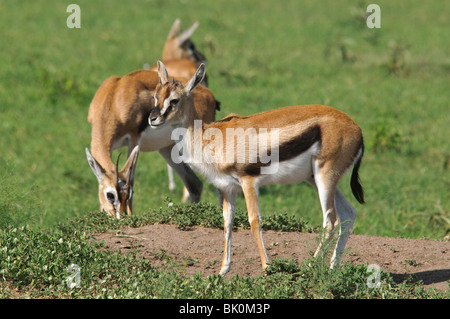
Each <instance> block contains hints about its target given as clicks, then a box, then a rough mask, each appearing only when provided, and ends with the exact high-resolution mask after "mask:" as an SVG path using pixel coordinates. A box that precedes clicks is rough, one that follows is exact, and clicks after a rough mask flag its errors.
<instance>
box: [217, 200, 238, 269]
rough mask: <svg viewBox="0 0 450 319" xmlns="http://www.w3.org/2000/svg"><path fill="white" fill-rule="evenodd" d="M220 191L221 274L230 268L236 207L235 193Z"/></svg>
mask: <svg viewBox="0 0 450 319" xmlns="http://www.w3.org/2000/svg"><path fill="white" fill-rule="evenodd" d="M219 192H220V196H219V198H223V202H222V203H223V204H222V206H223V232H224V245H223V258H222V267H221V268H220V274H221V275H222V276H223V275H225V274H226V273H227V272H228V271H229V270H230V264H231V233H232V232H233V221H234V213H235V207H236V193H232V192H231V193H225V192H222V191H219Z"/></svg>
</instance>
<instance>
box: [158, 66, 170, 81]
mask: <svg viewBox="0 0 450 319" xmlns="http://www.w3.org/2000/svg"><path fill="white" fill-rule="evenodd" d="M158 76H159V83H161V84H166V83H167V82H169V74H168V73H167V69H166V66H165V65H164V63H162V62H161V61H158Z"/></svg>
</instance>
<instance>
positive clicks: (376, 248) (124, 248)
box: [95, 224, 450, 290]
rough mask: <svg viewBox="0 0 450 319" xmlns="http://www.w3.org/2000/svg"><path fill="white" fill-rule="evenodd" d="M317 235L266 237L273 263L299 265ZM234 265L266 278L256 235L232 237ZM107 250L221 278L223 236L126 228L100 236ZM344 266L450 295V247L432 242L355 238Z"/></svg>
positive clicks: (198, 230)
mask: <svg viewBox="0 0 450 319" xmlns="http://www.w3.org/2000/svg"><path fill="white" fill-rule="evenodd" d="M317 237H318V235H317V234H311V233H299V232H281V231H271V230H269V231H264V232H263V238H264V243H265V245H266V248H267V254H268V257H269V260H274V259H275V258H277V257H280V258H286V259H291V258H294V259H296V260H298V261H299V262H301V261H303V260H304V259H306V258H309V257H310V256H311V252H313V251H314V249H315V247H316V244H317ZM232 238H233V239H232V259H231V261H232V265H231V270H230V272H229V273H228V274H227V276H233V275H235V274H238V275H239V276H257V275H260V274H262V273H263V271H262V269H261V264H260V258H259V254H258V250H257V247H256V242H255V240H254V238H253V237H252V235H251V233H250V230H242V229H238V230H236V231H234V232H233V235H232ZM95 240H96V241H104V242H105V247H104V248H105V249H112V250H119V251H120V252H122V253H127V252H129V251H130V250H131V249H138V250H139V253H138V254H139V256H141V257H143V258H147V259H149V260H150V261H151V264H152V265H154V266H157V267H163V268H169V269H174V270H177V271H180V272H182V273H183V274H185V275H187V276H190V275H193V274H196V273H201V274H202V275H203V276H205V277H206V276H208V275H211V274H217V273H218V272H219V270H220V264H221V260H222V251H223V231H222V230H221V229H215V228H204V227H200V226H194V227H192V228H190V229H189V230H180V229H178V227H177V226H176V225H169V224H154V225H148V226H144V227H139V228H126V229H122V230H120V231H118V232H106V233H102V234H98V235H96V236H95ZM342 260H343V261H347V262H351V263H354V264H366V263H368V264H377V265H379V266H380V268H381V269H382V270H384V271H387V272H389V273H391V274H392V276H393V278H394V280H396V281H399V282H400V281H403V280H404V279H406V278H408V277H409V276H410V275H413V278H414V279H415V280H418V281H419V280H421V281H423V283H424V285H425V286H426V287H431V286H434V287H436V288H438V289H441V290H448V289H450V286H449V284H448V281H449V280H450V242H446V241H436V240H428V239H421V240H416V239H404V238H388V237H378V236H365V235H354V234H353V235H351V236H350V239H349V241H348V243H347V247H346V254H345V256H344V257H343V258H342Z"/></svg>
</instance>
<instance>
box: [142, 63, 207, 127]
mask: <svg viewBox="0 0 450 319" xmlns="http://www.w3.org/2000/svg"><path fill="white" fill-rule="evenodd" d="M158 76H159V84H158V85H157V86H156V89H155V94H154V99H155V107H154V108H153V109H152V111H151V113H150V116H149V119H148V121H149V124H150V126H151V127H157V126H160V125H162V124H165V123H166V122H168V123H170V125H172V126H174V127H177V126H181V125H183V121H184V120H185V119H186V114H187V113H186V112H189V110H188V109H187V108H188V107H189V105H190V104H191V103H190V102H192V101H187V100H188V99H192V91H193V90H194V89H195V87H196V86H197V85H198V84H199V83H200V82H202V80H203V77H204V76H205V65H204V64H201V65H200V66H199V67H198V69H197V71H196V72H195V74H194V75H193V76H192V78H191V79H190V80H189V81H188V82H186V83H182V82H179V81H174V79H173V78H172V80H169V75H168V73H167V70H166V67H165V66H164V64H163V63H162V62H161V61H158Z"/></svg>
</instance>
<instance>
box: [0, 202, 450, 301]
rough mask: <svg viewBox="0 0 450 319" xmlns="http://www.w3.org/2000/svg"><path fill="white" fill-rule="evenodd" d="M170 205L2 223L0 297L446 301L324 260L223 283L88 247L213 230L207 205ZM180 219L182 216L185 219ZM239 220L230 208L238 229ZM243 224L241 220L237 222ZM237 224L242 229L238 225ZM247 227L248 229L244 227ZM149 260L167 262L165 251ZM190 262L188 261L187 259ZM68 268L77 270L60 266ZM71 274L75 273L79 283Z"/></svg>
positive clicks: (362, 268) (279, 263) (274, 265)
mask: <svg viewBox="0 0 450 319" xmlns="http://www.w3.org/2000/svg"><path fill="white" fill-rule="evenodd" d="M194 207H196V208H197V212H198V213H197V214H195V216H194V214H193V209H192V206H187V205H173V206H172V207H168V208H165V209H158V210H153V211H151V212H148V213H146V214H142V216H139V217H138V216H134V217H131V218H126V219H122V220H121V221H117V220H112V219H110V218H109V217H106V216H104V215H99V214H87V215H86V216H84V217H82V218H77V219H73V220H70V221H68V222H65V223H63V224H59V225H58V226H57V227H54V228H52V229H51V230H49V231H34V230H32V229H30V228H29V227H26V226H22V227H13V226H9V227H6V228H5V229H3V230H0V243H1V244H0V274H1V276H2V281H0V298H126V299H129V298H170V299H172V298H186V299H187V298H189V299H191V298H195V299H205V298H207V299H223V298H226V299H230V298H231V299H234V298H239V299H244V298H257V299H263V298H264V299H284V298H332V299H341V298H349V299H355V298H357V299H361V298H363V299H366V298H367V299H374V298H448V297H450V296H449V291H447V292H440V291H437V290H435V289H424V288H423V287H422V286H421V285H420V284H419V285H417V284H410V283H407V282H403V283H395V282H394V281H393V279H392V278H391V276H390V275H389V274H388V273H384V272H382V273H381V277H380V287H377V288H373V287H370V286H369V285H368V282H371V281H370V280H369V279H370V278H369V276H370V275H371V273H370V272H368V268H367V265H359V266H353V265H351V264H349V263H344V264H342V265H341V266H340V267H339V268H336V269H334V270H332V271H330V270H329V268H328V262H327V260H326V259H320V258H319V259H314V258H310V259H307V260H305V261H304V262H302V263H301V264H298V263H297V262H296V261H294V260H285V259H276V260H274V261H272V262H271V263H270V264H269V268H268V269H267V270H266V273H265V275H262V276H258V277H254V278H252V277H246V276H244V277H239V276H237V275H235V276H233V277H231V278H228V279H226V278H224V277H221V276H219V275H211V276H208V277H206V278H204V277H202V276H201V274H196V275H193V276H190V277H186V276H183V275H181V274H180V273H179V272H176V271H171V270H170V267H169V268H168V269H167V270H163V269H158V268H155V267H152V266H151V265H150V260H149V259H142V258H139V257H138V255H137V252H138V250H135V249H133V250H132V251H131V252H130V253H129V254H120V253H118V252H112V251H111V250H104V249H103V250H102V249H99V248H100V247H102V246H103V243H102V242H100V243H95V242H92V243H88V242H89V240H90V238H91V237H92V236H93V234H95V233H98V232H103V231H106V230H116V231H117V230H120V229H121V228H123V227H126V226H128V227H139V226H142V225H146V224H152V223H155V222H158V223H175V224H178V225H179V227H180V228H182V229H183V228H185V227H187V226H192V225H201V226H204V227H211V226H213V227H218V223H221V221H220V218H218V217H217V214H216V213H217V212H216V211H215V209H214V208H211V207H210V205H208V204H198V205H194ZM186 216H188V217H186ZM283 218H285V219H286V220H289V221H288V222H287V221H286V220H284V222H282V223H279V224H272V225H263V227H264V228H265V229H276V230H282V229H284V227H286V226H287V225H288V226H289V227H291V230H296V231H298V230H303V231H304V230H305V227H308V226H307V225H306V224H302V225H299V224H298V223H297V222H295V221H293V220H290V219H289V217H288V216H286V215H284V214H280V215H279V216H278V220H282V219H283ZM245 219H246V217H245V212H244V211H238V212H237V216H236V220H237V222H238V224H241V223H243V221H244V220H245ZM243 224H245V223H243ZM244 226H245V225H244ZM247 226H248V225H247ZM155 258H160V259H162V260H163V259H164V258H168V257H167V256H165V252H164V251H161V254H159V255H157V256H155ZM191 262H195V261H191ZM70 265H76V267H77V268H76V269H78V270H77V272H75V273H74V272H73V271H72V270H70V269H69V268H68V267H69V266H70ZM71 275H79V277H78V278H79V281H78V283H79V286H78V287H71V286H68V282H70V283H74V284H76V283H77V281H75V279H73V280H71V279H70V278H71Z"/></svg>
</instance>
